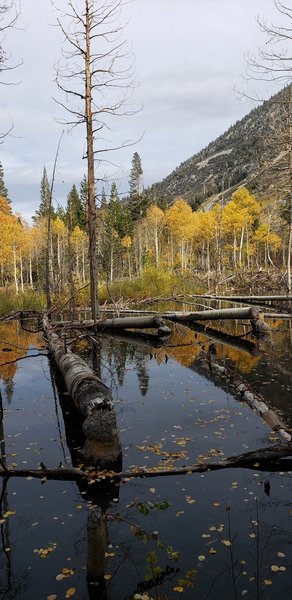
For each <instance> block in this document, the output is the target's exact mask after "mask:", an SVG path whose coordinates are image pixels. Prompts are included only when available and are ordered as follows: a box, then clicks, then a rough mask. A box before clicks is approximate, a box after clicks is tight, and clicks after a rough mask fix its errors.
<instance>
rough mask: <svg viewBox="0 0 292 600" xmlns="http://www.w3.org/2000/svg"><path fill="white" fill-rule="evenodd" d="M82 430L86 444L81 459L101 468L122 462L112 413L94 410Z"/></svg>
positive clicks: (115, 423) (120, 448)
mask: <svg viewBox="0 0 292 600" xmlns="http://www.w3.org/2000/svg"><path fill="white" fill-rule="evenodd" d="M82 429H83V432H84V435H85V437H86V442H85V445H84V448H83V450H82V458H83V459H84V460H85V461H86V462H89V463H90V464H94V465H98V466H99V467H101V468H107V469H108V468H111V469H112V468H113V467H115V468H116V466H117V463H121V460H122V447H121V442H120V437H119V432H118V428H117V422H116V417H115V413H114V411H104V410H96V411H95V412H94V413H93V414H92V415H90V416H88V417H87V418H86V419H85V421H84V423H83V425H82Z"/></svg>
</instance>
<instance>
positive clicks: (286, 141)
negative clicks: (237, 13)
mask: <svg viewBox="0 0 292 600" xmlns="http://www.w3.org/2000/svg"><path fill="white" fill-rule="evenodd" d="M274 6H275V8H276V10H277V13H278V16H279V21H281V24H279V25H277V24H269V23H268V22H267V21H265V20H263V19H258V24H259V28H260V30H261V31H262V33H263V34H264V35H265V36H266V43H265V45H264V46H263V47H262V48H260V49H259V50H258V54H257V55H256V56H251V55H249V56H248V57H247V79H248V80H249V81H250V80H253V81H262V82H266V83H270V82H278V83H279V85H281V86H285V87H284V89H283V91H282V93H280V94H277V95H276V96H274V97H273V98H272V99H271V100H269V101H268V102H270V103H271V104H274V110H273V108H272V110H271V112H270V117H271V118H270V122H269V130H270V131H269V132H268V133H267V144H266V146H267V148H268V150H267V155H269V147H274V148H276V149H277V157H276V159H275V158H274V160H273V161H272V164H271V161H269V158H268V161H266V162H268V163H269V167H268V168H269V170H272V171H273V172H274V173H275V175H276V187H277V192H278V193H277V195H278V198H279V208H280V214H281V216H282V218H283V219H284V220H285V222H286V223H287V226H288V241H287V260H286V266H287V291H288V293H290V292H291V289H292V280H291V252H292V87H291V85H292V7H291V6H288V3H287V2H283V1H282V0H274ZM256 99H257V100H258V99H259V98H258V97H257V98H256Z"/></svg>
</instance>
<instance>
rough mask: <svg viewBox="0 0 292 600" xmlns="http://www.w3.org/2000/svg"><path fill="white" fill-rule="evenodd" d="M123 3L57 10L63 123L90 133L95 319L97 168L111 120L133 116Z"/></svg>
mask: <svg viewBox="0 0 292 600" xmlns="http://www.w3.org/2000/svg"><path fill="white" fill-rule="evenodd" d="M123 4H124V0H95V1H94V0H69V1H68V2H67V10H66V11H63V10H61V9H58V8H57V7H56V6H55V9H56V11H57V22H58V25H59V27H60V29H61V31H62V33H63V37H64V47H63V60H62V61H60V63H59V65H58V68H57V76H56V83H57V85H58V88H59V90H60V91H61V92H63V93H64V94H65V95H66V103H63V102H60V101H58V100H57V102H58V104H60V105H61V106H62V107H64V108H65V109H66V110H67V112H68V113H69V118H67V119H66V120H65V121H63V124H66V125H67V126H69V127H70V128H73V127H75V126H77V125H84V126H85V128H86V155H85V157H84V158H86V160H87V179H88V211H87V213H88V234H89V270H90V300H91V312H92V318H93V319H96V318H97V316H98V314H99V299H98V277H97V244H96V193H95V183H96V180H97V177H96V168H97V166H99V165H100V163H101V161H102V160H104V158H103V157H104V153H105V152H109V151H112V150H116V149H118V148H121V147H124V146H126V145H128V144H129V143H128V142H125V143H122V144H121V145H119V146H115V147H113V145H112V144H111V143H110V142H109V143H108V144H107V143H106V140H105V132H106V130H107V131H108V130H109V129H110V125H111V119H112V117H116V116H121V115H125V114H131V112H132V111H129V110H127V101H128V100H129V98H130V96H131V94H132V89H133V63H132V62H131V56H130V55H129V53H128V52H127V50H126V42H125V41H124V40H123V39H122V34H123V26H122V25H121V13H122V8H123ZM100 179H101V178H100Z"/></svg>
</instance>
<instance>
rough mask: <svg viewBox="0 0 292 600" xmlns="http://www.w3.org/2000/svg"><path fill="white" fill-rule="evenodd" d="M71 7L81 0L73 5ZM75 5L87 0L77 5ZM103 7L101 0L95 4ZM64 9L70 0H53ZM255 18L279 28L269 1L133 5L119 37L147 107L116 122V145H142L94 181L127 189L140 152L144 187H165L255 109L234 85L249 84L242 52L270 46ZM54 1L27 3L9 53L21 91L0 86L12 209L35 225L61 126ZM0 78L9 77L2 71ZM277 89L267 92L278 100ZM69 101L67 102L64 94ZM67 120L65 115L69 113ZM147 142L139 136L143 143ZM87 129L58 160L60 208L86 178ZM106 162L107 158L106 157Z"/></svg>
mask: <svg viewBox="0 0 292 600" xmlns="http://www.w3.org/2000/svg"><path fill="white" fill-rule="evenodd" d="M73 1H75V0H73ZM78 1H79V2H80V1H81V0H78ZM96 2H97V3H98V2H99V0H96ZM55 3H56V4H58V6H60V7H63V8H65V7H66V5H67V0H55ZM257 16H259V17H261V18H265V19H267V21H268V22H278V21H279V16H278V14H277V13H276V11H275V8H274V3H273V0H131V2H130V3H128V5H127V7H126V8H125V9H124V14H123V20H124V21H125V22H127V24H126V26H125V28H124V31H123V35H124V38H125V39H126V40H127V41H128V43H129V45H130V46H131V47H132V48H133V54H134V56H135V69H136V89H135V91H134V96H133V98H132V102H134V106H135V107H136V108H137V109H138V108H139V107H140V106H141V104H142V105H143V108H142V110H140V111H139V112H137V113H136V114H134V115H132V116H127V117H123V118H119V119H117V120H116V121H115V123H114V129H113V130H112V131H110V132H109V135H110V137H111V138H112V141H113V143H114V144H115V143H117V144H119V143H120V142H122V141H124V140H129V139H131V140H138V139H139V138H141V139H140V141H138V142H137V143H136V144H135V145H134V146H131V147H129V148H127V149H123V150H120V151H117V152H116V153H115V156H112V160H114V162H115V164H116V165H117V167H119V168H117V167H115V168H113V167H110V166H109V165H107V164H104V165H102V166H101V167H100V169H99V170H98V173H97V175H98V177H103V176H109V177H115V178H116V179H117V181H118V187H119V190H120V192H121V194H123V193H126V192H127V190H128V177H129V171H130V168H131V159H132V156H133V153H134V152H135V151H136V152H138V153H139V154H140V157H141V160H142V166H143V171H144V185H145V186H148V185H149V184H151V183H154V182H156V181H160V180H161V179H163V178H164V177H165V176H167V175H168V174H169V173H170V172H171V171H172V170H173V169H175V168H176V167H177V166H178V165H179V164H180V163H181V162H183V161H184V160H186V159H188V158H190V157H191V156H192V155H193V154H195V153H196V152H198V151H199V150H201V149H202V148H203V147H205V146H206V145H207V144H208V143H209V142H211V141H212V140H214V139H215V138H216V137H217V136H218V135H220V134H221V133H223V132H224V131H226V129H227V128H228V127H229V126H230V125H232V124H233V123H235V122H236V121H237V120H238V119H240V118H241V117H242V116H244V115H245V114H246V113H247V112H249V111H250V110H251V108H253V106H252V105H251V104H249V103H247V102H244V101H243V100H242V99H241V98H240V97H239V95H238V94H236V93H235V91H234V88H240V89H242V88H243V83H242V79H241V76H242V74H243V73H244V71H245V60H244V55H245V54H246V53H248V52H251V53H256V51H257V47H258V46H261V45H264V44H265V41H266V40H265V37H264V35H263V34H262V33H261V31H260V30H259V27H258V24H257V21H256V18H257ZM55 23H56V20H55V15H54V13H53V11H52V7H51V3H50V0H22V7H21V16H20V19H19V21H18V26H17V30H15V31H14V32H10V33H9V35H8V36H7V38H6V40H5V42H4V44H3V45H4V48H5V50H6V52H7V53H9V54H11V57H12V61H15V62H19V61H22V65H21V66H20V67H19V68H18V69H17V70H15V71H14V72H13V73H11V74H10V75H9V79H10V80H14V81H20V83H19V85H17V86H3V85H2V86H1V96H0V107H1V111H0V126H1V129H2V130H3V128H4V126H5V121H6V124H7V123H8V124H9V120H10V119H11V120H13V124H14V129H13V134H12V135H11V136H9V137H8V138H6V139H5V141H4V143H3V144H2V145H1V146H0V160H1V162H2V165H3V168H4V174H5V182H6V185H7V187H8V190H9V194H10V198H11V200H12V203H13V204H12V205H13V209H14V211H18V212H21V213H22V215H23V216H24V217H25V218H26V219H29V217H30V216H31V215H32V214H33V213H34V211H35V210H36V208H37V207H38V205H39V185H40V180H41V177H42V172H43V167H44V165H45V166H46V168H47V171H48V174H49V176H51V173H52V168H53V163H54V158H55V154H56V148H57V144H58V140H59V137H60V134H61V131H62V126H61V125H60V124H59V123H58V122H57V120H56V117H57V116H60V107H58V105H57V104H56V103H55V102H54V100H53V97H56V96H57V91H56V85H55V83H54V78H55V70H54V65H55V63H56V61H57V60H58V59H59V58H60V53H61V44H62V39H61V34H60V31H59V30H58V28H57V27H56V26H55ZM2 79H3V74H2ZM275 91H276V88H275V87H272V86H271V87H270V89H268V94H269V95H272V94H273V93H274V92H275ZM63 100H65V99H64V98H63ZM63 116H65V113H63ZM141 136H142V137H141ZM84 148H85V131H84V129H83V127H80V128H79V129H78V130H77V129H75V130H74V131H73V132H68V133H66V134H65V135H64V137H63V139H62V143H61V149H60V155H59V160H58V168H57V176H56V188H55V202H57V201H58V202H60V203H63V204H64V203H65V200H66V196H67V194H68V191H69V190H70V188H71V186H72V184H73V183H75V184H76V185H77V187H79V184H80V181H81V179H82V177H83V175H84V173H85V172H86V164H85V161H84V160H83V158H82V156H83V153H84ZM106 158H108V157H106Z"/></svg>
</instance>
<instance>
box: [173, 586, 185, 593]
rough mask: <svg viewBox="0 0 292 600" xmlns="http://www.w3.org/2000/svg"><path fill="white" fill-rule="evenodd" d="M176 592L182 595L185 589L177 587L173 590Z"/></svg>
mask: <svg viewBox="0 0 292 600" xmlns="http://www.w3.org/2000/svg"><path fill="white" fill-rule="evenodd" d="M173 591H174V592H179V593H180V594H181V593H182V592H183V591H184V588H183V587H182V586H181V585H177V586H176V587H174V588H173Z"/></svg>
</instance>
